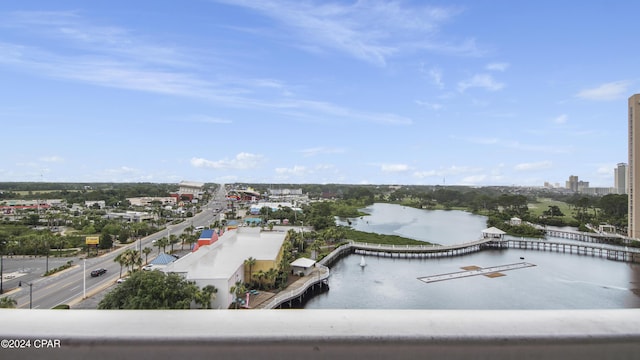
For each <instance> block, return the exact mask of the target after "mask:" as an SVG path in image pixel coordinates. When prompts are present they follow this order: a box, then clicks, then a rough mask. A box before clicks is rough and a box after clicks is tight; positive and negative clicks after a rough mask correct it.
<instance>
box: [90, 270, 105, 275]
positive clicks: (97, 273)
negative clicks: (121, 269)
mask: <svg viewBox="0 0 640 360" xmlns="http://www.w3.org/2000/svg"><path fill="white" fill-rule="evenodd" d="M106 272H107V269H95V270H93V271H91V277H96V276H100V275H102V274H104V273H106Z"/></svg>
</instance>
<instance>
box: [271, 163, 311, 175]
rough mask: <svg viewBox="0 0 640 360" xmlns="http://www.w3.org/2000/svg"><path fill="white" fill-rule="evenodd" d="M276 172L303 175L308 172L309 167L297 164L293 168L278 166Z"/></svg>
mask: <svg viewBox="0 0 640 360" xmlns="http://www.w3.org/2000/svg"><path fill="white" fill-rule="evenodd" d="M276 173H277V174H280V175H282V174H287V175H295V176H302V175H305V174H307V173H308V169H307V167H305V166H299V165H295V166H294V167H291V168H276Z"/></svg>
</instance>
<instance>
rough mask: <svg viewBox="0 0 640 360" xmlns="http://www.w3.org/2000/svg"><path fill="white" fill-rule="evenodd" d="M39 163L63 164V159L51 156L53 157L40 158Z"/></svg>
mask: <svg viewBox="0 0 640 360" xmlns="http://www.w3.org/2000/svg"><path fill="white" fill-rule="evenodd" d="M40 161H44V162H54V163H56V162H63V161H64V159H63V158H61V157H60V156H55V155H53V156H45V157H41V158H40Z"/></svg>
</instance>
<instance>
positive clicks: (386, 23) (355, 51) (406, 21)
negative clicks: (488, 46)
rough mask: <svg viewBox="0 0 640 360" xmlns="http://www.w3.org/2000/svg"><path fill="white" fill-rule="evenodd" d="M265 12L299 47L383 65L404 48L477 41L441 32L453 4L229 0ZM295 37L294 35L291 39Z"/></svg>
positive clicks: (458, 49)
mask: <svg viewBox="0 0 640 360" xmlns="http://www.w3.org/2000/svg"><path fill="white" fill-rule="evenodd" d="M220 2H225V3H229V4H230V5H235V6H241V7H245V8H249V9H252V10H255V11H257V12H260V13H262V14H264V15H266V16H268V17H270V18H272V19H274V20H276V21H278V22H279V23H281V24H282V25H283V26H284V28H285V29H284V31H281V32H279V33H278V34H277V35H275V34H269V35H272V36H280V37H282V36H292V37H294V38H295V39H296V40H297V41H298V42H300V43H301V44H299V45H297V46H298V47H299V48H302V49H307V50H310V51H313V52H321V51H326V50H337V51H340V52H343V53H345V54H348V55H349V56H352V57H354V58H357V59H360V60H363V61H366V62H369V63H372V64H376V65H380V66H384V65H386V62H387V59H388V58H389V57H391V56H394V55H396V54H398V53H401V52H404V51H412V50H415V49H427V50H431V51H437V52H454V53H463V54H469V53H471V54H475V53H477V52H478V51H477V49H476V47H475V43H474V42H473V41H469V40H466V41H463V42H461V43H458V44H449V43H446V42H444V41H440V40H439V39H438V37H437V35H438V29H439V28H440V27H441V24H442V23H444V22H446V21H447V20H449V19H450V18H452V17H454V16H455V15H457V14H458V13H460V12H461V10H459V9H456V8H452V7H448V8H446V7H435V6H410V5H408V4H406V3H401V2H395V1H394V2H377V1H375V2H374V1H358V2H355V3H349V4H342V3H327V2H323V1H305V2H300V1H268V0H258V1H252V0H241V1H225V0H221V1H220ZM288 42H290V43H292V41H290V40H288Z"/></svg>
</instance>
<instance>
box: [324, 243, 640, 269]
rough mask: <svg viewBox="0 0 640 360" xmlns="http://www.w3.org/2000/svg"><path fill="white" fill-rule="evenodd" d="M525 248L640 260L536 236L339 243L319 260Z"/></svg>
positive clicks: (637, 255) (630, 250) (628, 250)
mask: <svg viewBox="0 0 640 360" xmlns="http://www.w3.org/2000/svg"><path fill="white" fill-rule="evenodd" d="M509 248H516V249H527V250H540V251H554V252H563V253H569V254H578V255H590V256H598V257H602V258H606V259H609V260H616V261H626V262H635V263H640V248H636V247H627V246H616V245H610V244H601V243H587V242H585V243H576V242H561V241H548V240H537V239H524V238H523V239H506V240H504V239H500V240H497V239H491V238H487V239H480V240H476V241H471V242H468V243H463V244H457V245H447V246H442V245H383V244H369V243H360V242H350V243H348V244H345V245H342V246H340V247H338V248H337V249H335V250H334V251H333V252H331V253H330V254H329V255H327V256H326V257H325V258H323V259H322V260H321V261H319V263H320V264H321V265H325V266H331V265H332V264H333V263H334V262H335V261H337V260H338V259H339V258H341V257H343V256H345V255H348V254H352V253H356V254H361V255H371V256H383V257H392V258H393V257H398V258H421V259H424V258H437V257H448V256H460V255H465V254H469V253H473V252H477V251H482V250H486V249H509Z"/></svg>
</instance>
